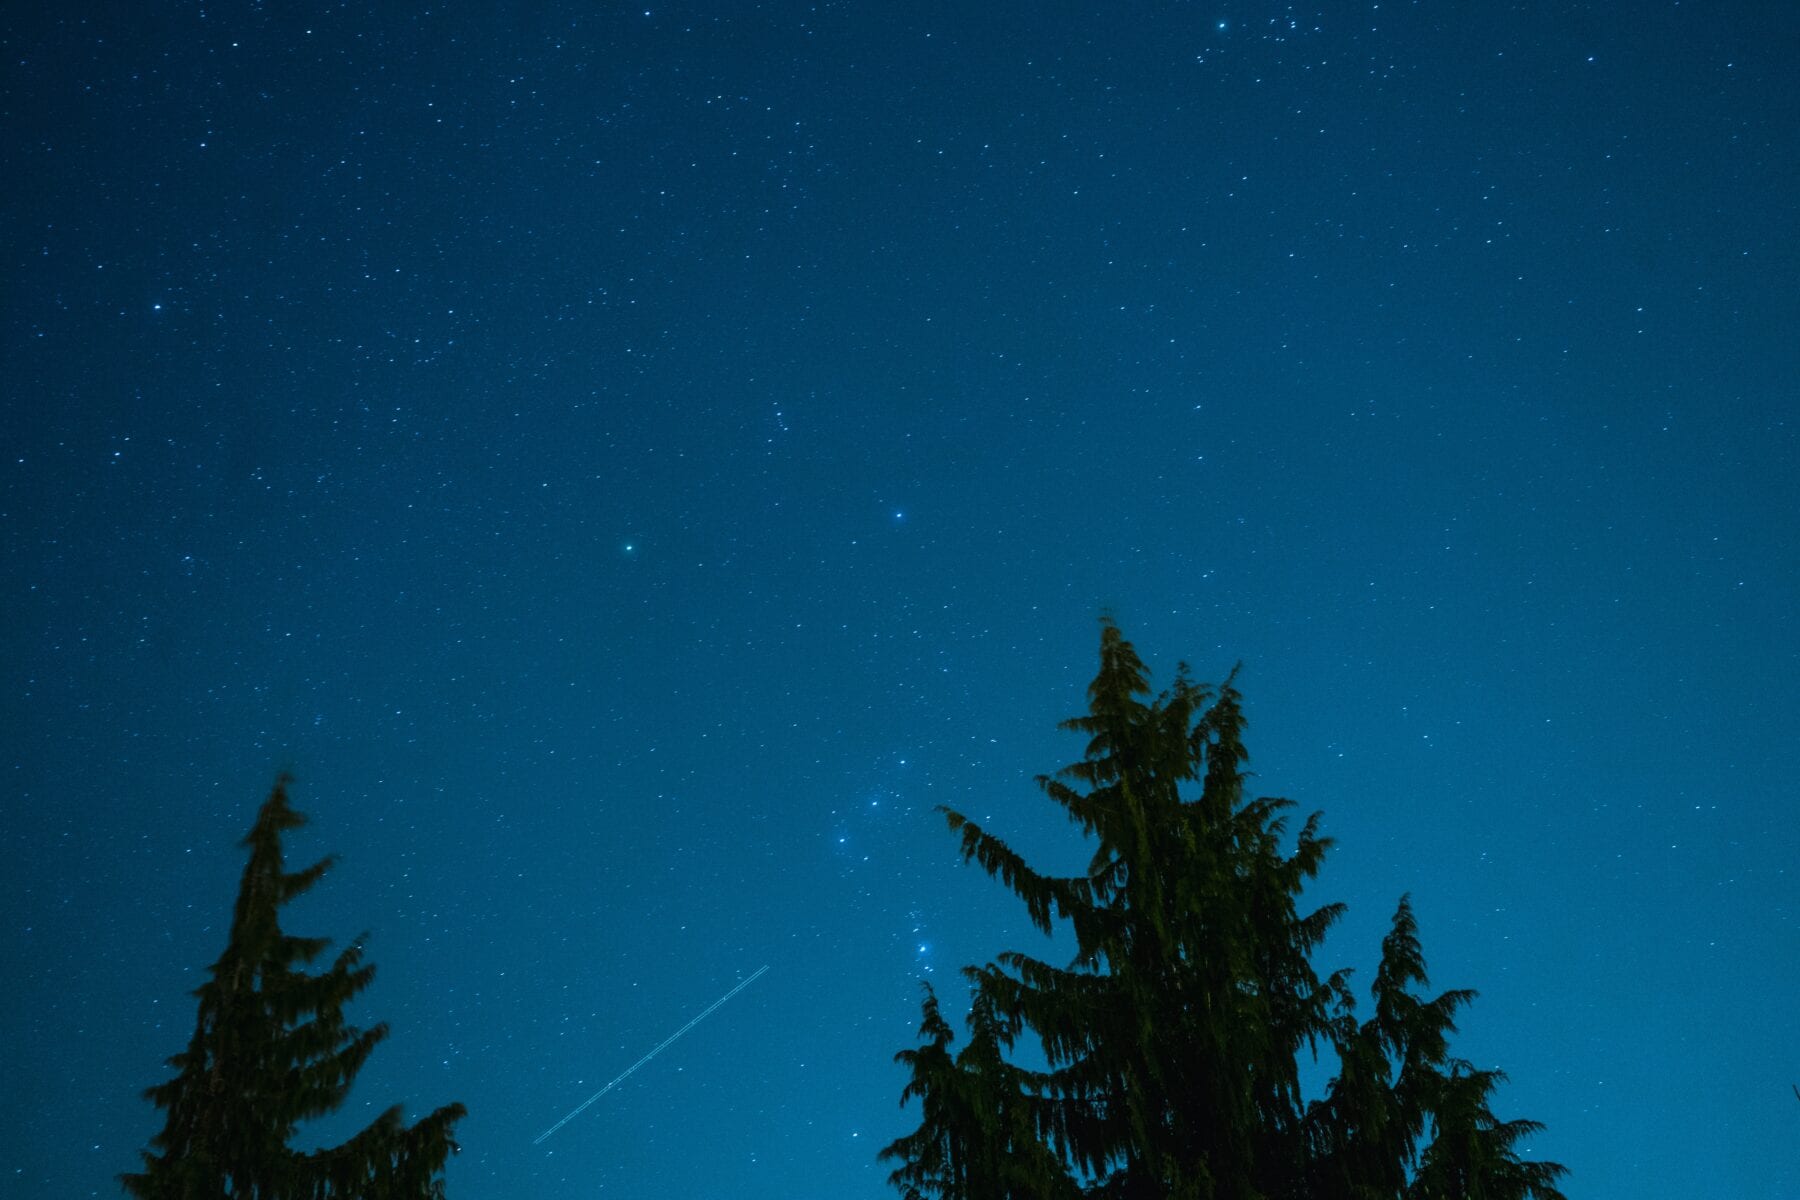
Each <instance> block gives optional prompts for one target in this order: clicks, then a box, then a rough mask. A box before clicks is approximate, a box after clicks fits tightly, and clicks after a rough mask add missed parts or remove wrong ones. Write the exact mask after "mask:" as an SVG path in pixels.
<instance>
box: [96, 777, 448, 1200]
mask: <svg viewBox="0 0 1800 1200" xmlns="http://www.w3.org/2000/svg"><path fill="white" fill-rule="evenodd" d="M288 783H289V780H288V778H287V777H286V776H283V777H281V778H280V779H278V780H277V781H276V783H275V787H274V790H273V791H272V792H271V793H270V794H269V798H268V800H267V801H265V802H264V804H263V806H262V809H261V811H260V812H258V813H257V817H256V823H255V825H254V826H252V828H251V830H250V833H249V835H248V836H247V837H246V838H245V839H244V842H243V844H244V845H245V846H246V847H247V848H248V849H249V852H250V860H249V862H248V864H246V866H245V867H244V874H243V879H242V882H241V883H240V885H239V888H238V898H237V905H236V908H235V910H234V911H233V914H232V922H231V936H230V940H229V941H228V942H227V944H226V947H225V952H224V953H223V954H221V955H220V956H219V960H218V961H217V962H215V963H214V964H213V965H212V968H211V970H210V972H209V976H210V977H209V978H208V980H207V981H206V982H205V983H204V984H202V985H201V986H200V987H199V989H198V990H197V991H196V992H195V995H196V996H197V997H198V999H199V1002H200V1003H199V1018H198V1020H197V1022H196V1025H195V1029H194V1036H193V1039H192V1040H191V1041H190V1042H189V1043H188V1048H187V1049H186V1050H185V1051H184V1052H182V1053H181V1054H178V1055H176V1056H175V1057H173V1058H171V1059H170V1060H169V1065H170V1066H171V1067H173V1068H175V1070H176V1072H177V1073H176V1076H175V1078H173V1079H171V1080H169V1081H168V1082H166V1083H161V1084H158V1085H156V1086H155V1087H152V1088H150V1089H148V1090H147V1091H146V1092H145V1093H144V1095H145V1098H146V1099H149V1100H151V1101H153V1102H154V1103H155V1105H156V1106H157V1107H158V1108H160V1109H164V1110H166V1111H167V1113H168V1117H167V1120H166V1122H165V1124H164V1126H163V1130H162V1132H161V1133H159V1134H157V1135H156V1136H155V1137H154V1138H153V1139H151V1148H150V1149H149V1150H147V1151H146V1152H145V1153H144V1156H143V1158H144V1169H143V1170H142V1171H141V1172H138V1173H136V1174H128V1175H123V1176H121V1177H120V1182H121V1183H123V1184H124V1187H125V1190H126V1191H127V1192H129V1193H130V1194H131V1195H133V1196H136V1197H140V1198H142V1200H225V1198H227V1197H229V1198H232V1200H337V1198H350V1197H355V1198H357V1200H425V1198H433V1200H441V1197H442V1196H443V1191H444V1189H443V1180H442V1178H441V1172H442V1170H443V1164H444V1159H445V1157H446V1156H447V1155H448V1154H449V1153H450V1152H451V1151H453V1150H455V1149H456V1144H455V1142H454V1141H452V1140H451V1133H452V1129H453V1127H454V1125H455V1123H456V1122H457V1121H458V1120H459V1119H460V1118H461V1117H462V1116H463V1115H464V1112H465V1110H464V1109H463V1106H462V1105H460V1104H449V1105H446V1106H444V1107H443V1108H440V1109H438V1110H437V1111H436V1112H434V1113H432V1114H431V1115H430V1116H428V1117H425V1118H424V1119H423V1120H421V1121H419V1122H417V1123H416V1124H413V1125H410V1126H409V1125H405V1124H404V1123H403V1122H402V1121H401V1117H400V1109H399V1108H398V1107H397V1106H396V1107H394V1108H391V1109H388V1110H387V1111H386V1112H384V1113H382V1114H381V1115H380V1116H379V1117H377V1118H376V1119H375V1121H374V1122H373V1123H372V1124H370V1125H369V1126H368V1127H367V1128H365V1129H363V1130H362V1131H361V1132H360V1133H358V1134H356V1135H355V1136H354V1137H352V1138H351V1139H350V1140H349V1141H347V1142H345V1143H343V1144H342V1145H339V1146H334V1147H329V1148H326V1149H321V1150H316V1151H312V1152H306V1153H303V1152H299V1151H295V1150H292V1149H290V1148H289V1146H288V1142H289V1140H290V1139H291V1138H292V1137H293V1135H294V1132H295V1130H296V1129H297V1127H298V1126H299V1125H300V1123H301V1122H303V1121H306V1120H308V1119H310V1118H313V1117H317V1116H321V1115H323V1114H325V1113H329V1112H332V1111H334V1110H335V1109H337V1108H338V1107H339V1106H340V1105H341V1104H343V1102H344V1099H345V1097H346V1096H347V1095H348V1094H349V1091H350V1085H351V1083H352V1082H353V1081H354V1080H355V1078H356V1073H357V1071H359V1070H360V1069H361V1068H362V1065H363V1063H364V1062H365V1061H366V1060H367V1059H368V1057H369V1054H370V1052H371V1051H373V1050H374V1049H375V1047H376V1045H377V1044H379V1043H380V1042H381V1041H382V1039H383V1038H385V1037H386V1036H387V1032H388V1031H387V1026H386V1025H375V1026H373V1027H371V1028H369V1029H359V1028H357V1027H355V1026H353V1025H350V1024H347V1023H346V1022H345V1020H344V1012H343V1010H344V1006H345V1005H346V1004H347V1003H349V1001H350V1000H351V999H353V998H354V997H355V996H356V995H357V994H358V993H360V992H361V991H362V990H363V989H364V988H366V987H368V986H369V984H370V983H371V982H373V981H374V978H375V968H374V966H373V965H371V964H368V963H365V962H364V961H363V938H360V937H359V938H357V939H356V940H355V941H354V942H352V943H351V944H350V945H349V946H348V947H347V948H345V949H344V950H343V951H342V952H341V953H340V954H338V956H337V957H336V959H334V960H333V961H332V963H331V965H330V966H329V967H328V968H326V969H324V970H322V971H320V972H318V973H316V974H313V973H309V972H308V971H307V970H306V966H307V964H309V963H311V962H312V961H313V960H314V959H316V958H318V956H319V955H320V954H322V953H323V952H324V951H325V949H326V948H327V946H329V944H330V943H329V941H328V940H327V939H325V938H302V937H294V936H292V935H290V934H287V933H284V932H283V931H282V929H281V924H280V921H279V913H280V909H281V907H282V906H283V905H285V904H287V903H288V902H289V901H291V900H293V899H294V898H295V897H297V896H299V895H301V894H302V893H304V892H305V891H307V890H308V889H309V888H311V887H312V886H313V885H314V884H315V883H317V882H318V881H319V879H320V877H321V876H323V875H324V874H325V872H326V871H327V870H328V869H329V868H330V867H331V865H332V863H333V862H334V859H332V858H325V859H322V860H320V861H319V862H316V863H314V864H313V865H312V866H310V867H307V868H305V869H304V870H300V871H293V872H290V871H287V870H285V869H284V866H283V862H282V850H281V838H282V835H283V834H284V833H286V832H288V831H289V830H292V829H297V828H299V827H300V826H301V825H303V824H305V821H306V819H305V817H303V816H301V815H300V814H299V813H297V812H295V811H294V810H293V809H292V808H290V807H289V806H288V799H287V784H288Z"/></svg>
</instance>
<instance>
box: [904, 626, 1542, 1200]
mask: <svg viewBox="0 0 1800 1200" xmlns="http://www.w3.org/2000/svg"><path fill="white" fill-rule="evenodd" d="M1235 676H1236V673H1235V672H1233V674H1232V676H1230V677H1228V678H1227V679H1226V680H1225V682H1224V683H1223V684H1221V685H1219V686H1218V687H1216V688H1214V687H1209V686H1206V685H1202V684H1199V683H1196V682H1195V681H1194V680H1193V679H1192V678H1191V677H1190V675H1189V673H1188V670H1187V668H1186V666H1185V665H1184V666H1182V667H1181V668H1179V669H1178V671H1177V673H1176V676H1175V679H1174V681H1173V683H1172V684H1171V686H1170V687H1169V688H1168V689H1167V690H1165V691H1163V692H1162V693H1160V694H1158V695H1154V696H1153V695H1152V692H1151V688H1150V677H1149V671H1148V669H1147V668H1146V667H1145V665H1144V663H1143V661H1142V660H1141V659H1140V658H1139V657H1138V654H1137V651H1136V650H1135V649H1134V648H1133V647H1132V645H1131V643H1130V642H1129V641H1127V640H1126V639H1125V638H1124V636H1123V635H1122V634H1121V633H1120V631H1119V629H1118V628H1117V626H1116V625H1114V624H1113V623H1112V622H1111V621H1110V620H1103V621H1102V624H1101V636H1100V668H1099V672H1098V674H1097V675H1096V676H1095V678H1094V681H1093V683H1092V685H1091V686H1090V687H1089V688H1088V711H1087V713H1086V714H1084V715H1082V716H1079V717H1076V718H1073V719H1071V720H1068V721H1065V722H1063V724H1062V728H1064V729H1066V730H1070V731H1073V732H1076V733H1079V734H1082V735H1083V736H1084V737H1085V738H1086V739H1087V745H1086V752H1085V754H1084V756H1083V757H1082V759H1081V760H1080V761H1079V762H1076V763H1074V764H1072V765H1070V766H1068V767H1066V768H1064V769H1063V770H1061V771H1059V772H1057V773H1056V774H1055V775H1050V776H1043V777H1040V778H1039V780H1038V784H1039V787H1040V788H1041V789H1042V790H1043V792H1044V794H1045V795H1046V796H1048V797H1049V798H1050V800H1051V801H1053V802H1054V803H1055V804H1056V805H1057V806H1058V807H1059V808H1061V809H1062V811H1063V813H1064V815H1065V816H1066V817H1067V818H1068V819H1069V820H1070V821H1071V822H1072V823H1073V824H1074V825H1075V826H1076V827H1077V828H1078V829H1079V830H1080V831H1081V833H1082V834H1083V835H1084V836H1085V837H1086V838H1087V839H1088V841H1089V842H1090V844H1091V845H1092V847H1093V856H1092V858H1091V860H1090V862H1089V864H1088V867H1087V869H1086V870H1085V871H1084V872H1083V873H1081V874H1078V875H1075V876H1068V877H1064V876H1054V875H1049V874H1045V873H1041V872H1039V871H1037V870H1036V869H1034V868H1033V867H1032V866H1031V865H1030V864H1029V863H1027V862H1026V861H1025V860H1024V858H1023V857H1022V856H1020V855H1019V854H1018V853H1016V852H1015V851H1013V850H1012V849H1011V847H1009V846H1007V845H1006V843H1005V842H1004V841H1002V840H1001V839H1000V838H998V837H996V836H994V835H993V834H991V833H989V832H988V831H987V830H985V829H983V828H981V827H980V826H979V825H977V824H976V823H975V822H974V821H971V820H970V819H969V818H968V817H966V816H964V815H963V814H961V813H958V812H954V811H952V810H949V809H941V810H940V811H941V812H942V813H943V814H944V817H945V820H946V821H947V822H948V824H949V827H950V830H951V832H952V833H953V834H955V835H956V836H957V837H958V838H959V839H960V842H961V849H962V855H963V858H964V860H965V861H970V862H974V863H977V864H979V865H980V866H981V867H982V868H983V869H984V870H986V871H987V873H988V874H989V875H991V876H993V877H994V878H995V879H997V880H999V881H1000V882H1001V883H1002V884H1003V885H1005V886H1006V888H1007V889H1008V890H1010V891H1011V892H1012V893H1013V894H1014V895H1016V896H1017V897H1018V898H1019V900H1020V901H1021V902H1022V903H1023V904H1024V906H1025V910H1026V912H1027V914H1028V915H1029V916H1030V918H1031V920H1032V922H1033V923H1034V924H1035V925H1036V926H1037V927H1038V928H1039V929H1040V930H1042V931H1043V932H1045V933H1050V932H1052V931H1053V930H1054V929H1055V928H1057V926H1058V924H1059V923H1060V924H1062V925H1065V926H1066V927H1067V928H1068V929H1069V930H1070V931H1071V932H1072V933H1073V935H1074V941H1075V955H1074V958H1073V961H1072V962H1070V963H1069V964H1068V965H1067V966H1057V965H1054V964H1052V963H1049V962H1045V961H1042V960H1041V959H1038V958H1035V957H1033V956H1031V955H1027V954H1024V953H1020V952H1017V951H1009V952H1007V953H1004V954H1001V955H999V956H998V958H997V959H996V960H995V961H992V962H989V963H987V964H985V965H982V966H977V967H969V968H965V970H964V975H965V976H966V977H967V979H968V981H969V983H970V986H971V992H972V996H973V1007H972V1011H971V1014H970V1029H971V1034H972V1036H971V1040H970V1044H969V1046H968V1047H967V1048H965V1049H964V1050H963V1052H962V1053H960V1054H958V1055H956V1056H955V1057H954V1058H952V1057H951V1055H950V1053H949V1050H948V1046H949V1044H950V1041H951V1036H952V1035H951V1031H950V1028H949V1025H948V1024H947V1023H946V1022H945V1021H944V1019H943V1017H942V1015H941V1014H940V1012H939V1010H938V1003H937V998H936V996H935V995H934V994H932V993H930V992H929V990H928V991H927V995H926V1000H925V1020H924V1023H923V1025H922V1026H921V1028H920V1036H921V1039H922V1040H923V1042H924V1044H923V1045H922V1046H921V1047H920V1048H919V1049H917V1050H906V1051H902V1052H901V1053H900V1055H899V1056H898V1061H899V1062H901V1063H902V1064H904V1065H905V1066H907V1067H908V1068H909V1069H910V1070H911V1072H912V1080H911V1082H910V1083H909V1084H908V1085H907V1088H906V1090H905V1092H904V1093H903V1094H902V1098H901V1103H902V1104H903V1105H904V1104H906V1103H907V1102H908V1101H910V1100H912V1099H918V1100H919V1101H920V1106H921V1110H922V1118H923V1119H922V1122H921V1124H920V1126H919V1128H918V1130H916V1131H915V1132H914V1133H912V1134H909V1135H907V1136H906V1137H902V1138H900V1139H898V1140H896V1141H895V1142H893V1143H892V1144H891V1145H889V1146H888V1147H887V1148H886V1149H885V1150H884V1151H883V1152H882V1157H883V1158H885V1159H888V1160H890V1161H895V1162H898V1164H899V1166H898V1167H897V1169H895V1170H894V1171H893V1173H892V1175H891V1176H890V1179H891V1181H892V1182H893V1183H894V1184H895V1186H896V1187H898V1188H899V1189H900V1190H901V1192H902V1194H903V1195H904V1196H905V1197H906V1200H1026V1198H1041V1200H1050V1198H1056V1200H1061V1198H1063V1197H1070V1196H1085V1197H1091V1198H1093V1200H1440V1198H1444V1200H1448V1198H1450V1197H1460V1198H1462V1200H1499V1198H1500V1197H1505V1198H1507V1200H1563V1197H1562V1195H1561V1193H1560V1192H1558V1191H1557V1190H1556V1187H1555V1184H1556V1181H1557V1180H1558V1179H1559V1178H1560V1177H1561V1175H1562V1174H1563V1168H1562V1167H1560V1166H1558V1165H1556V1164H1554V1163H1541V1162H1532V1161H1528V1160H1526V1159H1524V1158H1522V1157H1521V1153H1520V1151H1521V1145H1520V1143H1521V1140H1522V1139H1523V1138H1525V1137H1527V1136H1528V1135H1530V1134H1532V1133H1535V1132H1537V1131H1538V1129H1539V1126H1538V1125H1536V1124H1535V1123H1534V1122H1530V1121H1513V1122H1502V1121H1499V1120H1498V1119H1497V1118H1496V1117H1495V1116H1494V1114H1493V1112H1492V1110H1491V1109H1490V1107H1489V1099H1490V1098H1491V1095H1492V1092H1493V1090H1494V1087H1495V1086H1496V1084H1497V1083H1498V1082H1499V1080H1500V1079H1501V1078H1502V1077H1501V1076H1500V1075H1499V1073H1498V1072H1485V1073H1484V1072H1479V1071H1476V1070H1474V1069H1473V1068H1471V1067H1470V1066H1469V1065H1468V1064H1467V1063H1464V1062H1461V1061H1460V1060H1456V1059H1454V1058H1452V1057H1451V1055H1450V1050H1449V1037H1450V1035H1451V1034H1452V1033H1454V1032H1455V1028H1456V1027H1455V1023H1454V1018H1455V1015H1456V1013H1457V1011H1458V1010H1459V1009H1460V1008H1462V1007H1463V1006H1464V1005H1465V1004H1467V1003H1468V1002H1469V1001H1470V1000H1471V999H1473V993H1471V992H1467V991H1450V992H1445V993H1442V994H1440V995H1438V996H1435V997H1428V996H1427V995H1426V994H1425V993H1424V992H1423V991H1422V990H1421V989H1423V988H1424V987H1425V986H1426V985H1427V982H1428V980H1427V977H1426V971H1425V960H1424V955H1423V951H1422V949H1421V947H1420V943H1419V938H1418V929H1417V924H1416V921H1415V920H1414V917H1413V912H1412V907H1411V904H1410V903H1409V901H1408V900H1407V899H1405V898H1402V899H1401V901H1400V905H1399V908H1398V911H1397V912H1396V913H1395V916H1394V920H1393V926H1392V929H1391V931H1390V932H1389V934H1388V936H1387V937H1386V938H1385V939H1384V941H1383V944H1382V955H1381V963H1380V967H1379V968H1378V970H1377V972H1376V977H1375V980H1374V983H1373V987H1372V989H1371V991H1372V998H1373V1001H1374V1011H1373V1013H1372V1015H1370V1016H1369V1018H1368V1019H1367V1020H1361V1021H1359V1020H1358V1019H1357V1016H1356V1012H1355V1005H1356V1001H1355V996H1354V994H1353V993H1352V991H1351V988H1350V973H1349V972H1348V971H1338V972H1335V973H1334V974H1331V975H1330V976H1327V977H1324V978H1321V977H1320V976H1319V975H1318V974H1317V973H1316V972H1315V970H1314V968H1313V965H1312V958H1313V953H1314V951H1315V950H1316V949H1317V948H1318V946H1319V944H1320V942H1321V941H1322V940H1323V939H1324V937H1325V935H1326V933H1327V931H1328V930H1329V929H1330V928H1331V926H1332V925H1333V923H1335V922H1336V921H1337V920H1338V919H1339V918H1340V917H1341V916H1342V915H1343V911H1344V910H1343V906H1342V905H1337V904H1327V905H1324V906H1321V907H1318V908H1314V909H1311V910H1310V911H1309V910H1307V909H1306V908H1304V907H1303V905H1302V892H1303V891H1304V889H1305V887H1306V885H1307V884H1308V883H1309V882H1310V881H1311V880H1313V879H1314V878H1315V877H1316V876H1317V874H1318V872H1319V869H1320V866H1321V865H1322V863H1323V861H1324V858H1325V855H1326V853H1327V852H1328V851H1329V850H1330V848H1331V841H1330V839H1329V838H1326V837H1324V836H1322V835H1321V834H1320V832H1319V829H1320V818H1319V815H1318V814H1317V813H1315V814H1313V815H1312V816H1311V817H1309V818H1307V819H1306V820H1305V821H1304V822H1302V823H1300V825H1299V827H1298V828H1297V829H1292V831H1291V833H1290V828H1291V821H1292V808H1293V805H1292V804H1291V802H1289V801H1287V800H1281V799H1272V798H1251V797H1249V796H1248V795H1247V794H1246V792H1245V780H1246V776H1247V772H1246V770H1245V764H1246V762H1247V761H1248V753H1247V751H1246V750H1245V748H1244V742H1243V733H1244V728H1245V718H1244V714H1243V707H1242V697H1241V695H1240V694H1239V692H1238V690H1237V688H1236V686H1235ZM1027 1029H1029V1030H1030V1031H1031V1033H1032V1034H1033V1035H1034V1036H1035V1037H1036V1039H1037V1040H1038V1042H1039V1043H1040V1044H1041V1046H1042V1050H1043V1055H1044V1058H1045V1060H1046V1062H1047V1069H1046V1070H1043V1071H1034V1070H1027V1069H1025V1068H1022V1067H1018V1066H1015V1065H1012V1064H1011V1063H1010V1062H1009V1061H1008V1059H1007V1058H1006V1053H1007V1052H1008V1051H1010V1050H1011V1048H1012V1046H1013V1044H1014V1040H1015V1038H1016V1037H1017V1036H1018V1035H1019V1034H1020V1033H1021V1032H1023V1031H1024V1030H1027ZM1322 1050H1325V1051H1330V1052H1333V1053H1334V1054H1335V1057H1336V1059H1337V1061H1338V1064H1339V1068H1338V1071H1337V1074H1336V1075H1335V1077H1334V1078H1333V1079H1332V1080H1331V1081H1330V1083H1329V1085H1328V1087H1327V1088H1326V1090H1325V1093H1324V1095H1323V1096H1322V1097H1319V1098H1315V1099H1312V1100H1310V1101H1309V1100H1308V1099H1306V1098H1305V1097H1304V1096H1303V1095H1302V1092H1301V1085H1300V1063H1301V1055H1302V1054H1313V1055H1317V1054H1318V1053H1319V1052H1320V1051H1322ZM995 1164H1006V1166H1007V1170H1005V1171H1002V1170H1000V1169H999V1167H997V1166H996V1165H995Z"/></svg>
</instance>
